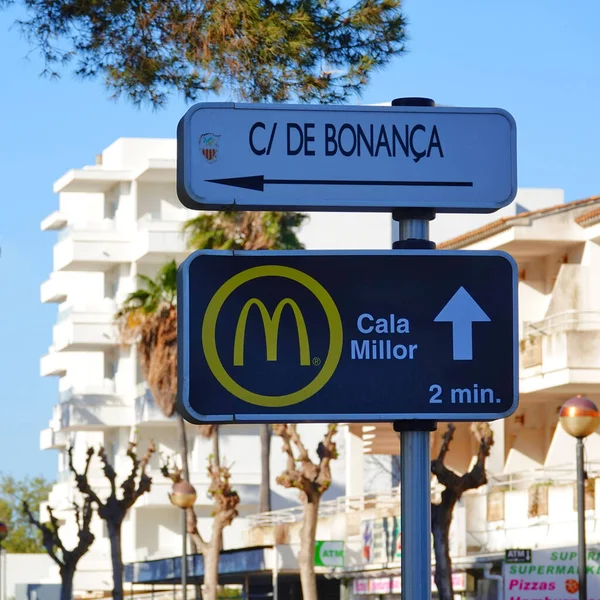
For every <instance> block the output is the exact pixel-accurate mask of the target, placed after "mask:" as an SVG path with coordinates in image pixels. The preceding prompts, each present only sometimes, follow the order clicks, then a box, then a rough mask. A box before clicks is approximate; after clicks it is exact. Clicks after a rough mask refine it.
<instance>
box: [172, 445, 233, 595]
mask: <svg viewBox="0 0 600 600" xmlns="http://www.w3.org/2000/svg"><path fill="white" fill-rule="evenodd" d="M206 470H207V474H208V479H209V481H210V484H209V487H208V496H209V497H210V498H211V499H212V501H213V504H214V509H213V512H212V515H211V516H212V531H211V537H210V540H207V539H206V538H205V537H204V536H203V535H202V534H201V533H200V531H199V530H198V518H197V516H196V513H195V511H194V509H193V508H187V509H185V510H186V524H187V532H188V534H189V536H190V539H191V540H192V542H193V543H194V545H195V546H196V548H199V551H200V553H201V554H202V556H203V558H204V586H203V589H202V598H203V599H204V600H217V592H218V587H219V555H220V553H221V546H222V539H223V530H224V529H225V527H227V526H228V525H231V523H232V522H233V520H234V519H235V518H236V517H237V515H238V511H237V507H238V504H239V503H240V497H239V496H238V493H237V492H236V491H235V490H234V489H232V487H231V472H230V470H229V467H226V466H222V465H220V464H217V463H216V462H215V461H214V457H212V456H211V457H209V460H208V465H207V468H206ZM161 472H162V474H163V475H164V476H165V477H168V478H169V479H171V481H173V483H178V482H179V481H181V480H182V479H183V477H182V476H183V470H182V469H180V468H178V467H176V466H174V465H172V464H171V463H170V461H169V460H167V461H166V462H165V463H164V464H163V465H162V467H161Z"/></svg>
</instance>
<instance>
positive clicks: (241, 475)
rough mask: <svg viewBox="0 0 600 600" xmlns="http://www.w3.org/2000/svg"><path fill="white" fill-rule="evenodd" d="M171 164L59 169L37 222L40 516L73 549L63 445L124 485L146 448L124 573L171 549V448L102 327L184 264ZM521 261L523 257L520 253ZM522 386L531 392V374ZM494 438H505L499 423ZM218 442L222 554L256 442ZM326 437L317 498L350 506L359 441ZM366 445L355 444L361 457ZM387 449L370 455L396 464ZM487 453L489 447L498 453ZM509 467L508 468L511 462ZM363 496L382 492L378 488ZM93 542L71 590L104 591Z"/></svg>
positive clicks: (532, 204) (373, 224) (226, 434)
mask: <svg viewBox="0 0 600 600" xmlns="http://www.w3.org/2000/svg"><path fill="white" fill-rule="evenodd" d="M175 157H176V145H175V140H166V139H124V138H121V139H119V140H117V141H116V142H115V143H113V144H112V145H111V146H109V147H108V148H106V149H105V150H104V151H103V152H102V154H101V155H99V156H98V158H97V160H96V164H95V165H91V166H85V167H83V168H81V169H73V170H71V171H69V172H67V173H66V174H65V175H63V176H62V177H61V178H59V179H58V180H57V181H56V183H55V184H54V192H55V193H56V194H58V200H59V206H58V209H57V210H55V211H54V212H52V213H51V214H50V215H49V216H48V217H47V218H46V219H44V221H43V222H42V229H43V230H45V231H56V232H57V233H58V238H57V241H56V244H55V246H54V264H53V272H52V273H51V274H50V276H49V278H48V279H47V281H45V282H44V283H43V284H42V286H41V300H42V302H44V303H56V304H57V305H58V315H57V322H56V325H55V326H54V328H53V332H52V344H51V346H50V348H49V349H48V353H47V354H46V355H45V356H44V357H42V359H41V374H42V376H54V377H57V381H58V399H57V402H56V403H55V405H54V407H53V409H52V416H51V419H50V422H49V427H48V428H47V429H45V430H43V431H42V433H41V437H40V440H41V447H42V448H43V449H48V450H55V451H57V454H58V476H57V483H56V484H55V486H54V487H53V490H52V492H51V494H50V497H49V499H48V505H50V506H52V507H53V508H54V509H55V510H56V512H57V514H58V516H59V517H60V518H61V519H62V520H63V521H64V523H65V525H64V526H63V531H64V535H65V536H66V539H65V541H66V543H67V544H69V543H70V542H71V543H72V542H74V541H75V536H76V530H75V527H74V523H73V520H72V516H73V511H72V502H73V500H76V499H77V498H78V495H77V493H76V490H75V486H74V481H73V477H72V475H71V473H70V472H69V469H68V464H67V454H66V449H67V447H68V446H72V447H73V449H74V457H75V462H76V465H77V466H78V467H79V468H81V467H82V465H83V462H84V460H85V452H86V450H87V448H88V447H89V446H93V447H98V446H99V445H104V447H105V448H106V450H107V453H108V455H109V457H110V458H111V460H112V461H113V462H114V465H115V467H116V469H117V472H118V473H119V476H120V477H124V476H126V474H127V473H128V472H129V460H128V458H127V457H126V455H125V452H126V448H127V444H128V442H129V440H130V439H132V437H133V436H135V437H136V439H137V440H138V444H139V451H140V452H142V453H143V452H144V450H145V446H146V444H147V441H148V440H149V439H154V441H155V443H156V444H157V447H158V452H157V453H156V455H155V456H154V457H153V459H152V461H151V468H150V473H151V475H152V476H153V485H152V491H151V492H150V493H148V494H145V495H144V496H142V497H141V498H140V499H139V501H138V502H137V504H136V505H135V506H134V507H133V509H132V510H131V511H130V513H129V515H128V517H127V519H126V521H125V523H124V526H123V557H124V560H125V561H126V562H131V561H140V560H147V559H154V558H162V557H167V556H172V555H177V554H178V553H179V551H180V542H181V538H180V519H179V513H178V510H177V509H175V508H174V507H172V506H171V504H170V502H169V499H168V497H167V492H168V491H169V489H170V486H171V483H170V481H168V480H166V479H164V478H163V477H162V476H161V474H160V472H159V467H160V461H161V457H165V456H169V455H173V454H174V453H176V452H177V450H178V446H177V440H176V427H175V423H174V422H173V421H172V420H170V419H166V418H165V417H163V415H162V414H161V412H160V410H159V409H158V408H157V407H156V406H155V405H154V403H153V401H152V397H151V395H150V394H149V392H148V390H147V387H146V384H145V382H144V380H143V377H142V375H141V371H140V368H139V365H138V361H137V356H136V352H135V349H134V348H132V347H129V346H122V345H121V344H120V343H119V340H118V338H117V335H116V329H115V327H114V323H113V316H114V313H115V312H116V310H117V308H118V306H119V305H120V303H121V302H122V301H123V299H124V298H125V297H126V296H127V294H128V293H130V292H131V291H133V290H134V289H136V287H137V286H138V282H137V276H138V275H149V276H153V275H154V274H155V272H156V270H157V268H158V267H159V266H160V265H162V264H164V263H165V262H167V261H169V260H171V259H175V260H177V261H178V262H180V261H181V260H183V258H184V257H185V256H186V255H187V253H188V251H187V250H186V243H185V239H184V237H183V235H182V233H181V226H182V224H183V222H184V221H185V220H187V219H189V218H190V217H192V216H194V215H195V213H193V212H192V211H189V210H187V209H185V208H184V207H183V206H182V205H181V204H180V203H179V201H178V199H177V196H176V192H175V176H176V175H175V171H176V170H175ZM561 201H562V195H561V192H560V191H557V190H520V192H519V196H518V198H517V201H516V202H515V203H513V205H511V206H510V207H507V208H506V209H503V211H502V213H501V214H502V215H503V216H505V217H511V216H512V217H514V216H515V215H516V214H517V213H518V212H523V211H525V210H535V209H538V208H540V207H541V206H548V205H550V204H554V203H557V202H561ZM497 216H498V213H497V214H496V215H479V216H473V217H472V219H475V221H473V220H468V219H467V220H465V219H466V217H465V216H461V217H460V218H455V217H454V216H441V217H439V219H438V220H436V221H435V222H434V223H433V224H432V237H433V239H435V240H436V241H440V239H445V238H448V237H451V235H456V234H458V233H462V232H464V231H465V224H467V223H476V224H482V223H489V222H490V221H492V220H493V219H494V218H497ZM469 219H471V217H469ZM392 237H393V227H392V223H391V219H390V216H389V214H385V213H382V214H367V215H365V214H339V213H316V214H312V215H311V219H310V221H309V223H308V224H307V225H306V226H305V227H304V228H303V230H302V232H301V239H302V241H303V242H304V243H305V244H306V247H307V248H309V249H316V248H324V249H340V248H353V249H356V248H359V249H360V248H363V249H367V248H371V249H385V248H390V247H391V242H392ZM569 247H570V246H569ZM544 248H547V245H546V246H544ZM528 252H529V254H528V256H533V255H532V254H531V253H532V252H534V251H533V250H528ZM535 252H539V251H535ZM557 252H558V249H557ZM533 272H535V271H530V273H533ZM531 289H532V291H531V292H530V293H529V295H525V296H523V299H524V300H525V301H527V302H529V301H532V302H538V301H539V302H540V303H541V304H543V303H544V302H546V304H548V302H547V301H546V299H545V298H546V295H547V293H546V295H544V294H543V293H542V292H540V291H536V290H537V288H535V287H532V288H531ZM542 297H543V298H544V299H542ZM536 306H537V304H536ZM565 310H566V309H565ZM536 311H537V312H536ZM538 313H539V314H538ZM522 314H523V313H522ZM524 314H525V315H526V318H528V319H530V320H534V318H538V317H539V318H540V319H541V318H542V317H543V316H544V315H543V312H540V310H538V309H537V308H536V309H535V310H534V309H533V308H532V309H531V311H530V312H527V311H524ZM528 331H529V330H528ZM532 377H534V376H533V375H532ZM535 378H537V379H535ZM534 379H535V381H541V380H542V379H544V377H543V374H542V375H540V374H538V375H535V377H534ZM534 379H532V381H533V380H534ZM578 391H582V390H580V389H579V390H578ZM583 391H585V390H583ZM49 412H50V407H49ZM536 421H537V420H536V419H534V422H536ZM507 427H509V429H510V431H511V432H512V425H510V426H507ZM302 429H303V435H304V436H305V440H306V442H307V444H308V445H309V447H312V448H316V445H317V441H318V439H319V438H320V436H321V434H322V432H323V427H322V426H318V425H315V426H304V427H302ZM507 431H508V430H507ZM355 433H356V430H355ZM358 433H360V432H358ZM189 435H190V470H191V472H192V473H193V475H192V483H193V484H194V486H195V487H196V489H197V491H198V500H197V503H196V509H197V512H198V515H199V517H200V528H201V530H202V531H204V532H205V533H207V534H208V525H209V521H210V510H211V508H210V500H209V499H208V498H207V495H206V490H207V485H208V480H207V478H206V476H205V468H206V460H207V456H208V455H209V453H210V441H207V440H204V439H203V438H201V437H200V436H198V435H196V429H195V428H194V427H193V426H189ZM220 435H221V438H220V440H221V456H222V458H223V459H224V460H226V461H227V462H228V463H230V464H232V473H233V481H234V484H235V488H236V490H237V491H238V492H239V494H240V496H241V499H242V503H241V506H240V517H239V518H238V519H236V521H235V522H234V525H233V526H231V527H229V528H227V529H226V531H225V535H224V542H225V547H226V548H233V547H237V546H239V545H241V544H242V542H243V539H242V538H243V536H242V532H243V531H244V530H246V529H248V527H249V526H250V521H249V520H248V518H247V517H248V515H251V514H253V513H256V511H257V509H258V492H259V484H260V459H259V457H260V442H259V436H258V429H257V428H256V427H255V426H251V425H248V426H243V425H236V426H223V427H222V428H221V434H220ZM511 435H512V434H511ZM338 437H339V440H338V443H339V446H340V449H341V452H340V459H339V460H337V461H334V463H333V484H332V486H331V489H330V490H329V492H328V495H327V498H330V499H333V498H335V497H339V496H345V495H347V496H349V495H356V494H362V493H363V491H364V490H363V487H364V482H367V483H368V485H369V486H374V485H376V484H375V483H373V480H372V478H371V479H367V478H366V477H365V478H363V477H362V469H358V468H357V465H359V464H360V463H362V456H363V455H362V452H363V441H362V440H361V439H360V437H357V436H356V435H354V434H352V433H350V430H349V428H347V427H345V428H342V430H341V432H340V434H339V436H338ZM384 440H387V441H388V442H389V441H390V438H389V435H388V434H387V433H385V432H384V433H382V437H381V443H383V442H384ZM370 443H371V444H372V441H370V440H368V441H367V442H366V446H367V447H368V446H369V444H370ZM395 443H396V444H397V438H396V441H395ZM513 446H514V444H512V445H510V444H508V443H506V444H505V451H506V452H507V453H508V452H509V448H510V449H511V452H512V448H513ZM390 447H391V446H389V445H388V446H387V447H386V448H383V447H382V448H381V449H380V450H377V451H376V453H379V452H381V453H384V454H385V453H392V454H393V453H396V452H395V451H390ZM498 447H502V446H501V444H500V443H498ZM516 447H518V448H519V450H518V451H517V450H516V451H515V452H520V454H519V456H521V455H522V456H529V455H528V454H527V453H526V452H525V453H523V451H522V450H521V448H520V446H519V445H517V446H516ZM515 452H513V454H512V455H511V456H513V455H515ZM465 456H466V455H465ZM536 456H537V455H536ZM519 460H521V459H519ZM522 460H525V459H522ZM514 462H515V459H511V464H512V463H514ZM521 462H522V461H521ZM519 464H521V463H519ZM283 468H284V459H283V455H282V453H281V450H280V444H279V443H278V440H277V439H275V440H274V442H273V447H272V453H271V479H272V505H273V508H274V509H285V508H289V507H292V506H294V505H296V504H297V492H296V491H294V490H284V489H283V488H281V487H280V486H278V485H277V484H276V483H275V478H276V476H277V475H278V474H279V473H280V472H281V471H282V470H283ZM518 468H522V467H518ZM90 477H91V479H92V482H93V485H94V486H95V487H96V488H97V489H99V490H101V491H102V490H104V491H105V492H108V485H107V481H106V479H104V477H103V475H102V473H101V470H100V466H99V464H98V462H94V463H93V464H92V468H91V470H90ZM377 485H378V486H379V487H386V484H385V483H384V482H381V481H380V482H379V483H378V484H377ZM387 487H389V483H388V484H387ZM94 533H95V535H96V542H95V543H94V545H93V547H92V550H91V551H90V552H89V553H88V554H87V555H86V556H85V557H84V559H83V560H82V562H81V568H80V570H79V572H78V575H77V578H76V581H75V588H76V589H84V590H92V589H110V588H111V586H112V581H111V573H110V562H109V541H108V537H107V532H106V528H105V527H104V526H103V524H102V522H100V521H95V522H94ZM54 579H56V578H54Z"/></svg>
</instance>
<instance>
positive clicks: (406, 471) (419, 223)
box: [392, 98, 437, 600]
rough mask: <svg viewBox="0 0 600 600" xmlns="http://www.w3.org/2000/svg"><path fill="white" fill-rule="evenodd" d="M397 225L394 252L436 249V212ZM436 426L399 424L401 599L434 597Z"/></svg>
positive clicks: (408, 214)
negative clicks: (432, 445)
mask: <svg viewBox="0 0 600 600" xmlns="http://www.w3.org/2000/svg"><path fill="white" fill-rule="evenodd" d="M406 104H408V105H411V104H417V105H420V106H432V105H433V101H429V100H427V99H424V98H415V99H413V100H412V101H411V100H410V99H408V98H406V99H396V100H394V101H393V102H392V105H395V106H398V105H400V106H402V105H406ZM393 218H394V220H395V221H398V225H399V227H398V231H399V236H398V241H397V242H395V243H394V244H393V246H392V247H393V248H394V249H395V250H401V249H403V248H404V249H406V248H421V249H433V248H435V244H434V243H433V242H430V241H429V221H430V220H432V219H434V218H435V212H434V211H433V210H430V211H423V210H421V211H419V210H414V209H413V210H412V211H411V210H410V209H409V210H405V211H396V212H395V213H393ZM436 427H437V424H436V423H435V421H417V422H411V421H395V422H394V430H395V431H398V432H399V433H400V529H401V531H402V546H403V547H406V548H408V552H406V551H404V552H402V554H401V556H400V571H401V576H402V578H401V580H400V582H401V590H402V598H414V599H415V600H429V598H431V450H430V441H429V438H430V433H431V432H432V431H435V430H436Z"/></svg>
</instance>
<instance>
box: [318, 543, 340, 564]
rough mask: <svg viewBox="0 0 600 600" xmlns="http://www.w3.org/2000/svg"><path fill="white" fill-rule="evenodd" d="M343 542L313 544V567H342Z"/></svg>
mask: <svg viewBox="0 0 600 600" xmlns="http://www.w3.org/2000/svg"><path fill="white" fill-rule="evenodd" d="M343 566H344V542H323V541H316V542H315V567H330V568H333V567H343Z"/></svg>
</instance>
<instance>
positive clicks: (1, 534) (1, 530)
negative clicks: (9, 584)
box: [0, 521, 8, 600]
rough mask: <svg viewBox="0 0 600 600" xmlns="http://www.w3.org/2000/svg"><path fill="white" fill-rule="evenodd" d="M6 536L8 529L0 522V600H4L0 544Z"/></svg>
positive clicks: (0, 545)
mask: <svg viewBox="0 0 600 600" xmlns="http://www.w3.org/2000/svg"><path fill="white" fill-rule="evenodd" d="M7 535H8V527H7V526H6V523H3V522H2V521H0V598H1V599H2V600H4V587H3V586H4V580H3V577H2V576H3V575H4V574H3V573H2V566H3V561H2V542H3V541H4V540H5V539H6V536H7Z"/></svg>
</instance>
